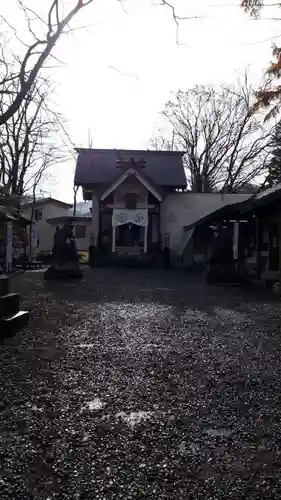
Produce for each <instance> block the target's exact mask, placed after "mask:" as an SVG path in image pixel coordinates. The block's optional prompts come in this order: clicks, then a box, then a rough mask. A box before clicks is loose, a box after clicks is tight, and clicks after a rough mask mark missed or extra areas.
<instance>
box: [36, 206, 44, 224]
mask: <svg viewBox="0 0 281 500" xmlns="http://www.w3.org/2000/svg"><path fill="white" fill-rule="evenodd" d="M42 215H43V209H42V208H36V209H35V211H34V219H35V220H36V222H37V221H38V220H42Z"/></svg>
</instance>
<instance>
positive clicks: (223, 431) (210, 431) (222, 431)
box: [203, 427, 232, 438]
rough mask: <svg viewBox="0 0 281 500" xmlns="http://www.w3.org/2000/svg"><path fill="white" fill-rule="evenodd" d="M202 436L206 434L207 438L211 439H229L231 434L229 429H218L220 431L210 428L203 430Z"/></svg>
mask: <svg viewBox="0 0 281 500" xmlns="http://www.w3.org/2000/svg"><path fill="white" fill-rule="evenodd" d="M203 434H208V435H209V436H212V437H226V438H228V437H230V436H231V434H232V430H231V429H226V428H220V429H213V428H211V427H209V428H207V429H204V431H203Z"/></svg>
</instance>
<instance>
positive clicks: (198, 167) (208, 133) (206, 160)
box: [152, 75, 271, 192]
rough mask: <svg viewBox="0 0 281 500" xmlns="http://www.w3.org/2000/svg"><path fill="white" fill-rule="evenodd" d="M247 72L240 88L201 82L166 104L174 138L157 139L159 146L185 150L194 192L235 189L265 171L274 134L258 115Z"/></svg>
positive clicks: (155, 144) (189, 177)
mask: <svg viewBox="0 0 281 500" xmlns="http://www.w3.org/2000/svg"><path fill="white" fill-rule="evenodd" d="M251 97H252V89H251V87H250V86H249V84H248V80H247V75H245V80H244V81H243V82H242V84H240V86H239V88H238V90H237V91H235V90H234V89H232V88H226V87H220V88H219V89H218V90H217V89H215V88H212V87H205V86H196V87H195V88H192V89H190V90H187V91H183V90H180V91H178V92H177V93H176V94H175V95H173V98H172V99H171V100H170V101H168V102H167V103H166V105H165V109H164V111H163V112H162V115H163V116H164V118H165V119H166V121H167V123H168V125H169V128H170V131H171V134H173V137H174V138H173V141H172V140H171V139H169V137H168V138H166V137H165V136H164V137H163V136H162V137H160V138H159V137H156V138H155V139H153V140H152V145H154V147H155V146H156V148H157V149H159V147H158V146H159V141H160V143H161V142H162V146H164V149H170V148H171V145H172V143H173V149H176V150H181V151H185V156H184V162H185V167H186V173H187V178H188V181H189V185H190V188H191V190H192V191H195V192H210V191H217V190H219V191H222V192H234V191H237V190H239V189H241V188H242V187H243V186H244V185H245V184H248V183H250V182H251V181H253V180H254V179H256V178H257V177H258V176H259V175H262V174H263V173H264V171H265V168H266V166H265V164H266V158H267V157H268V154H269V151H270V147H269V146H270V140H271V135H270V131H269V130H267V131H266V130H265V128H264V126H263V125H262V124H261V122H260V121H259V120H258V119H257V117H256V116H255V114H254V113H253V110H252V106H251Z"/></svg>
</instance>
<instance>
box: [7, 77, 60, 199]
mask: <svg viewBox="0 0 281 500" xmlns="http://www.w3.org/2000/svg"><path fill="white" fill-rule="evenodd" d="M16 85H17V82H15V83H14V86H16ZM15 92H16V88H15ZM51 92H52V87H51V85H50V82H49V81H48V80H46V79H42V78H41V79H40V80H38V81H37V84H35V83H34V84H33V86H32V88H31V89H30V91H29V93H28V95H27V96H26V98H25V99H24V100H23V101H22V103H21V105H20V107H19V108H18V110H17V111H16V112H15V113H14V114H13V115H12V116H11V118H10V119H9V120H8V121H7V122H5V124H4V125H3V126H2V128H1V142H2V144H1V148H0V182H1V184H2V185H4V186H5V187H6V189H7V190H8V192H9V193H10V195H17V196H23V195H25V194H26V193H27V192H29V191H30V190H33V189H34V187H35V186H38V183H39V181H41V180H42V178H43V176H44V175H45V174H46V171H47V169H48V168H49V167H50V166H51V165H52V164H53V163H54V162H55V161H58V159H59V158H60V157H61V152H60V150H59V147H58V146H57V145H56V137H55V136H56V133H59V129H60V119H61V117H60V115H59V114H57V113H55V112H54V111H52V110H51V109H50V107H49V101H48V99H49V96H50V94H51ZM9 99H11V100H12V99H13V97H12V96H9ZM2 107H3V103H0V113H1V111H2Z"/></svg>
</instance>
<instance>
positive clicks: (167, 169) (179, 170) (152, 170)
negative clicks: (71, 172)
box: [74, 148, 186, 188]
mask: <svg viewBox="0 0 281 500" xmlns="http://www.w3.org/2000/svg"><path fill="white" fill-rule="evenodd" d="M77 151H78V153H79V155H78V159H77V164H76V170H75V177H74V183H75V184H76V185H85V184H107V183H111V182H113V181H114V180H115V179H116V178H117V177H119V175H120V168H117V167H116V162H117V160H119V159H120V157H122V158H124V157H125V158H126V159H130V158H134V159H136V160H138V159H143V160H145V162H146V163H145V167H144V169H143V170H144V174H145V175H146V176H148V177H149V178H150V179H151V180H152V181H153V182H154V183H155V184H156V185H158V186H170V187H175V188H185V187H186V177H185V172H184V167H183V162H182V154H183V153H180V152H177V151H138V150H123V149H79V148H78V149H77Z"/></svg>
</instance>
